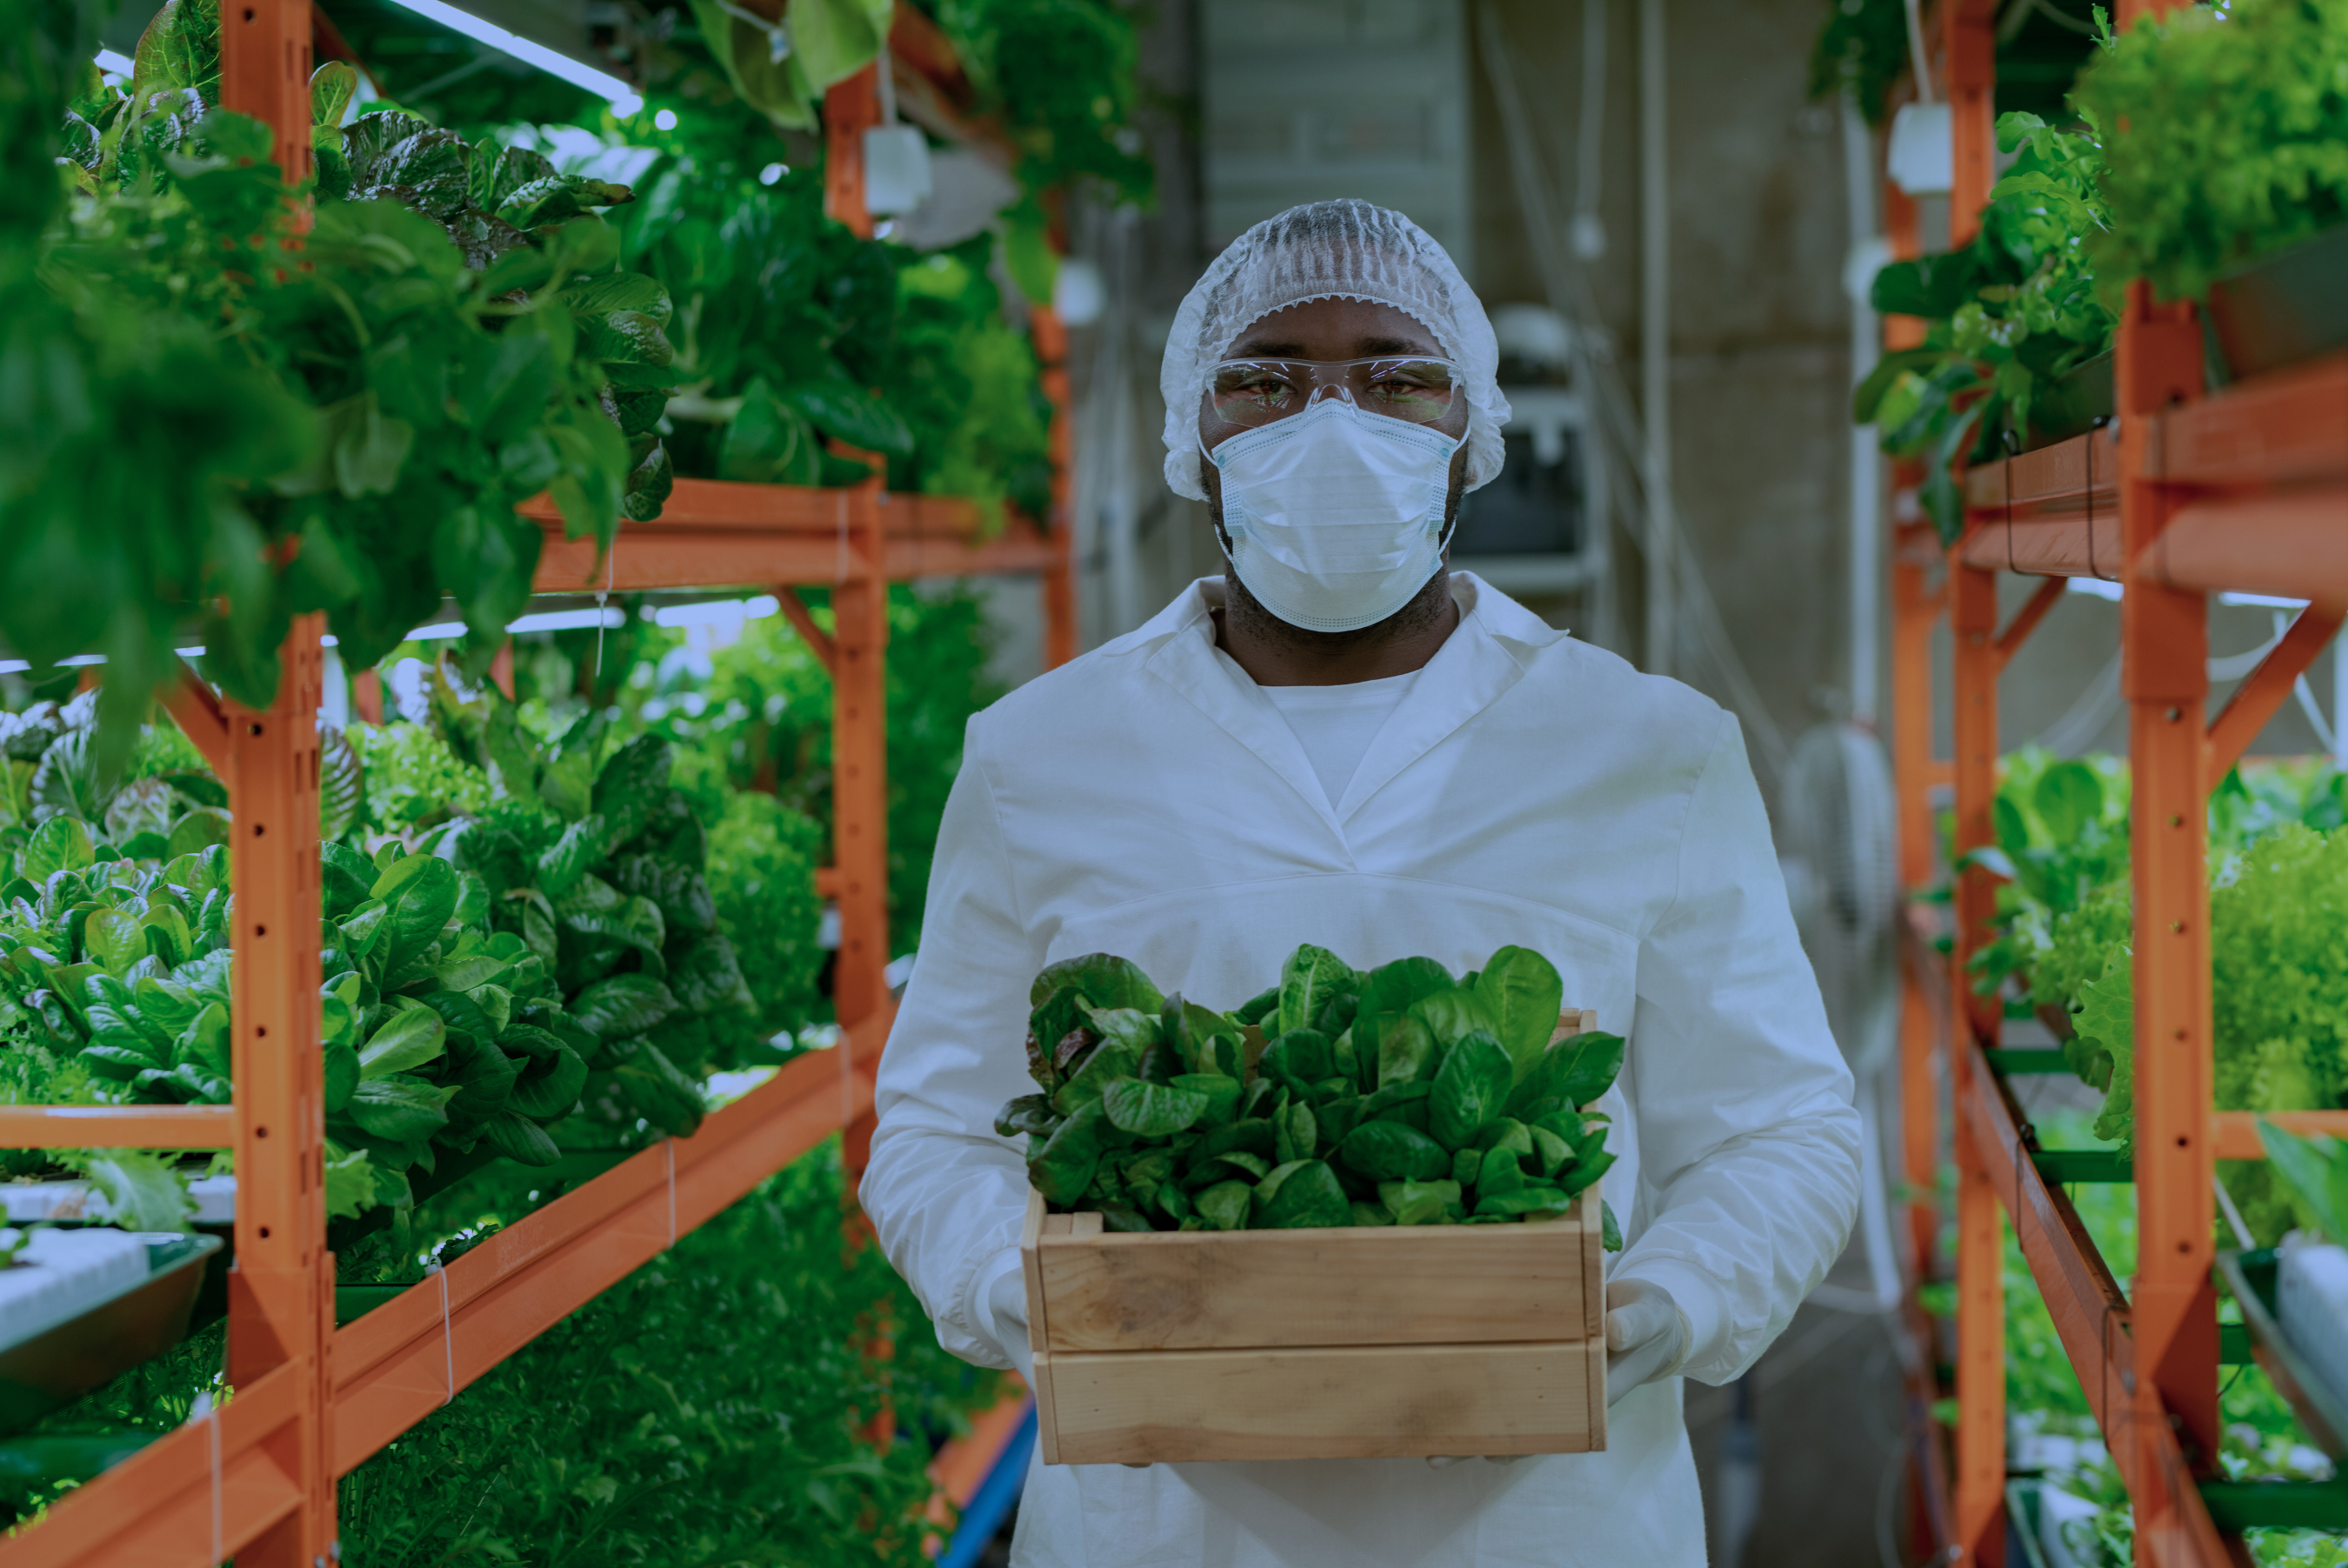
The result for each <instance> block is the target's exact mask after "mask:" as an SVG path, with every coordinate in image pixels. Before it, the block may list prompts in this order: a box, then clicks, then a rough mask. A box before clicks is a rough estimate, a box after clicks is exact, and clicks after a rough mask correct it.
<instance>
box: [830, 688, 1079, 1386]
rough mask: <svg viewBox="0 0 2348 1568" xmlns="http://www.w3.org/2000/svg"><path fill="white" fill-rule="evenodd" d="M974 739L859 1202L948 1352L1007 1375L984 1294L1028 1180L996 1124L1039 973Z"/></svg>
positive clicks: (884, 1062) (950, 803)
mask: <svg viewBox="0 0 2348 1568" xmlns="http://www.w3.org/2000/svg"><path fill="white" fill-rule="evenodd" d="M978 729H979V726H978V724H977V723H976V722H975V721H974V722H973V726H972V728H971V744H970V745H969V746H968V747H967V748H965V750H964V754H963V766H962V771H961V772H960V774H959V775H957V776H956V778H955V779H954V784H953V792H952V793H951V794H950V795H948V796H947V798H946V808H945V815H944V819H943V820H942V824H941V825H940V828H939V831H938V851H937V859H936V861H935V863H934V865H933V867H932V871H931V873H930V895H929V904H928V908H927V911H926V913H925V914H924V915H923V918H922V945H921V951H920V954H919V956H918V957H916V959H915V960H914V965H913V975H912V979H911V983H910V984H909V985H908V986H907V989H906V994H905V1000H904V1005H903V1007H902V1008H901V1011H900V1012H899V1013H898V1015H897V1021H896V1025H895V1026H894V1027H893V1028H892V1029H891V1031H890V1035H889V1045H888V1048H887V1049H886V1050H885V1051H884V1052H883V1053H882V1054H881V1057H880V1078H879V1081H878V1084H877V1086H876V1089H875V1107H876V1109H877V1111H878V1113H879V1127H878V1130H876V1131H875V1132H874V1133H873V1137H872V1156H871V1161H870V1165H869V1166H868V1167H867V1168H866V1170H865V1172H864V1177H863V1181H862V1183H861V1186H860V1189H859V1195H860V1199H861V1201H862V1202H863V1205H864V1212H866V1214H868V1215H869V1216H870V1218H871V1221H872V1224H873V1228H874V1229H875V1230H876V1231H877V1232H878V1233H879V1234H880V1245H881V1248H882V1249H883V1250H884V1251H885V1252H886V1253H888V1255H889V1261H890V1262H891V1264H895V1265H896V1268H897V1272H898V1273H899V1274H902V1275H903V1276H904V1277H905V1280H906V1281H907V1283H908V1284H911V1286H912V1287H913V1294H914V1295H917V1296H919V1297H920V1298H921V1300H922V1305H923V1306H924V1307H926V1308H927V1309H928V1310H929V1314H930V1317H931V1320H932V1322H933V1323H935V1324H936V1326H937V1332H938V1342H939V1343H940V1344H941V1345H942V1346H945V1348H946V1349H947V1350H949V1351H951V1352H953V1354H954V1355H956V1356H959V1357H962V1358H963V1360H965V1361H973V1362H976V1363H978V1364H979V1365H981V1366H984V1367H1009V1366H1011V1365H1012V1364H1013V1358H1012V1357H1011V1355H1010V1354H1009V1352H1008V1351H1007V1350H1006V1348H1005V1347H1004V1344H1003V1342H1002V1338H1001V1337H1000V1334H1001V1333H1002V1332H1003V1330H999V1329H998V1326H997V1325H996V1324H995V1322H994V1317H993V1315H992V1314H991V1313H989V1311H988V1310H987V1305H986V1303H987V1292H988V1290H989V1289H990V1288H991V1286H992V1285H993V1283H994V1280H995V1278H996V1277H998V1276H999V1275H1000V1274H1003V1273H1004V1271H1005V1270H1006V1269H1010V1268H1016V1267H1017V1266H1018V1258H1019V1253H1018V1246H1019V1230H1020V1226H1021V1223H1022V1222H1023V1221H1024V1220H1025V1215H1026V1204H1027V1170H1026V1165H1025V1158H1024V1155H1023V1153H1022V1152H1021V1150H1019V1149H1018V1148H1017V1147H1016V1146H1015V1145H1014V1143H1013V1142H1012V1140H1009V1139H1005V1138H1003V1137H1000V1136H998V1135H997V1134H996V1133H995V1131H994V1117H995V1113H996V1112H997V1111H998V1110H1000V1109H1002V1107H1003V1103H1004V1101H1005V1100H1007V1099H1012V1098H1014V1096H1017V1095H1021V1094H1026V1093H1031V1092H1033V1091H1034V1088H1035V1086H1034V1084H1032V1083H1031V1082H1029V1081H1028V1078H1027V1062H1026V1052H1025V1039H1026V1033H1027V986H1028V983H1029V981H1030V980H1032V979H1033V978H1034V976H1035V972H1036V971H1037V970H1038V969H1040V968H1041V967H1042V966H1043V965H1042V962H1041V960H1040V958H1039V957H1038V954H1037V944H1035V942H1033V941H1032V940H1031V939H1030V937H1029V936H1028V934H1027V931H1026V929H1025V925H1024V923H1022V921H1021V920H1020V917H1019V910H1018V903H1017V898H1016V894H1015V892H1014V887H1013V883H1012V862H1011V854H1010V850H1009V847H1008V845H1007V844H1006V843H1005V841H1004V832H1003V828H1002V824H1001V821H1000V819H999V818H998V816H997V813H996V810H995V804H994V793H993V790H992V789H990V787H989V786H988V783H987V780H986V775H985V769H984V766H983V763H982V762H981V760H980V759H979V755H978V751H979V748H978V744H977V740H978ZM1007 1328H1008V1326H1004V1329H1007Z"/></svg>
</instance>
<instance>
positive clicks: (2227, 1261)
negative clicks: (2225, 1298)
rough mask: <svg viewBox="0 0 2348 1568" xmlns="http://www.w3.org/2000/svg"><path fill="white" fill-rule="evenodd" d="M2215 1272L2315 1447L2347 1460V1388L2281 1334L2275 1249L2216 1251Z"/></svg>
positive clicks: (2278, 1255)
mask: <svg viewBox="0 0 2348 1568" xmlns="http://www.w3.org/2000/svg"><path fill="white" fill-rule="evenodd" d="M2218 1272H2219V1274H2220V1275H2221V1276H2223V1278H2224V1279H2225V1281H2226V1284H2227V1286H2228V1288H2229V1289H2230V1290H2232V1292H2233V1293H2234V1299H2235V1300H2236V1301H2239V1302H2240V1303H2241V1305H2242V1324H2243V1326H2245V1327H2247V1328H2248V1329H2249V1330H2250V1343H2251V1344H2252V1345H2253V1346H2256V1347H2257V1353H2258V1358H2259V1365H2260V1366H2261V1367H2265V1368H2266V1371H2267V1376H2268V1377H2271V1378H2272V1379H2273V1380H2274V1386H2275V1388H2276V1390H2277V1391H2278V1392H2279V1393H2281V1395H2282V1397H2283V1398H2285V1399H2286V1400H2288V1401H2290V1403H2291V1409H2292V1410H2293V1411H2294V1412H2296V1413H2297V1415H2298V1417H2299V1420H2300V1424H2301V1425H2302V1426H2303V1427H2305V1428H2306V1429H2307V1432H2308V1436H2310V1437H2311V1438H2312V1439H2314V1440H2315V1446H2316V1447H2317V1448H2319V1449H2322V1450H2323V1451H2324V1452H2325V1453H2327V1454H2329V1455H2331V1456H2332V1458H2333V1460H2335V1461H2338V1460H2348V1388H2343V1387H2336V1386H2334V1384H2333V1382H2332V1381H2331V1380H2330V1379H2329V1378H2328V1377H2326V1376H2325V1374H2324V1372H2323V1370H2322V1367H2319V1366H2318V1365H2317V1364H2316V1361H2315V1360H2314V1358H2312V1357H2310V1356H2309V1355H2308V1354H2307V1352H2306V1351H2305V1350H2304V1349H2303V1348H2302V1347H2301V1346H2299V1345H2298V1344H2297V1343H2296V1342H2294V1340H2292V1339H2291V1338H2290V1337H2288V1336H2285V1335H2284V1333H2283V1330H2282V1323H2281V1319H2280V1317H2279V1316H2278V1315H2277V1312H2276V1305H2277V1303H2276V1290H2277V1286H2278V1284H2280V1280H2279V1275H2280V1274H2281V1252H2280V1250H2279V1249H2277V1248H2274V1247H2260V1248H2259V1249H2258V1250H2256V1251H2254V1252H2221V1253H2219V1254H2218ZM2335 1332H2338V1331H2335Z"/></svg>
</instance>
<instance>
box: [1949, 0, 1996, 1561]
mask: <svg viewBox="0 0 2348 1568" xmlns="http://www.w3.org/2000/svg"><path fill="white" fill-rule="evenodd" d="M1995 26H1996V15H1995V7H1994V5H1993V4H1992V3H1991V0H1942V5H1941V52H1942V57H1943V63H1942V69H1943V71H1944V72H1945V75H1946V81H1947V86H1948V93H1949V110H1950V121H1951V131H1952V141H1953V149H1952V150H1953V152H1954V155H1955V170H1954V182H1953V183H1952V187H1951V189H1950V193H1949V242H1950V244H1951V246H1952V247H1961V246H1963V245H1968V244H1971V243H1972V240H1973V237H1974V236H1975V235H1976V234H1978V233H1979V232H1981V222H1982V209H1983V208H1984V207H1986V206H1987V205H1988V203H1989V188H1990V184H1991V181H1993V179H1994V178H1995V160H1994V158H1993V153H1994V151H1995V150H1996V142H1995V128H1994V123H1993V121H1994V113H1993V100H1994V98H1995V90H1996V77H1997V39H1996V34H1995V31H1994V28H1995ZM1948 592H1949V630H1950V634H1951V636H1950V643H1951V646H1952V661H1953V672H1952V673H1953V677H1954V684H1955V697H1956V715H1955V722H1956V786H1957V791H1956V792H1957V822H1956V838H1955V842H1954V845H1953V849H1954V851H1955V853H1956V855H1957V856H1958V858H1959V859H1960V861H1962V857H1963V856H1964V854H1965V853H1966V852H1967V851H1971V850H1976V849H1986V848H1989V847H1991V846H1993V845H1994V844H1995V843H1996V841H1997V840H1996V834H1995V833H1994V831H1993V829H1992V824H1991V810H1992V805H1993V802H1994V800H1995V799H1996V796H1997V752H1998V736H1997V677H1998V670H1999V667H2000V665H2002V664H2003V660H2002V659H2001V658H2000V656H1999V651H1998V647H1997V641H1996V638H1997V574H1996V573H1994V572H1993V571H1984V570H1982V569H1980V568H1977V567H1972V566H1967V565H1965V564H1963V563H1962V562H1961V561H1960V560H1958V559H1957V558H1956V556H1955V555H1954V554H1953V553H1952V557H1951V560H1950V565H1949V590H1948ZM1955 913H1956V943H1955V947H1954V951H1953V953H1952V957H1951V963H1950V967H1949V994H1950V1011H1951V1015H1952V1016H1951V1024H1952V1029H1951V1037H1952V1040H1953V1041H1954V1042H1955V1043H1956V1046H1957V1049H1956V1052H1955V1059H1954V1060H1952V1062H1951V1063H1950V1065H1949V1074H1950V1082H1951V1086H1952V1088H1953V1090H1954V1091H1955V1095H1956V1103H1957V1107H1958V1109H1957V1116H1958V1119H1959V1122H1960V1134H1959V1136H1958V1138H1957V1140H1956V1163H1957V1399H1958V1408H1959V1419H1958V1422H1957V1444H1956V1448H1957V1457H1956V1506H1955V1514H1956V1518H1955V1521H1954V1524H1955V1533H1956V1540H1955V1542H1954V1546H1955V1550H1956V1551H1957V1552H1958V1553H1962V1561H1964V1562H1965V1563H1974V1564H1980V1565H1982V1568H2003V1563H2004V1562H2005V1237H2004V1230H2003V1224H2002V1222H2001V1217H2000V1211H1999V1207H1998V1199H1997V1189H1996V1188H1995V1186H1994V1185H1993V1184H1992V1181H1991V1179H1990V1175H1989V1172H1988V1171H1985V1170H1984V1169H1982V1162H1981V1158H1980V1153H1979V1150H1978V1149H1977V1148H1976V1147H1975V1144H1974V1141H1973V1140H1972V1139H1971V1138H1968V1137H1966V1136H1964V1135H1963V1130H1962V1122H1963V1121H1964V1119H1965V1115H1966V1113H1965V1109H1964V1108H1965V1104H1966V1101H1967V1099H1968V1096H1967V1093H1966V1091H1967V1089H1968V1088H1970V1086H1971V1078H1972V1074H1973V1073H1974V1072H1976V1071H1978V1070H1979V1068H1978V1067H1977V1065H1976V1064H1977V1062H1978V1060H1979V1057H1978V1056H1977V1054H1976V1053H1975V1052H1974V1051H1973V1050H1972V1043H1973V1042H1975V1041H1979V1042H1980V1043H1981V1044H1982V1045H1995V1044H1996V1043H1997V1037H1998V1026H1999V1024H2000V1021H2001V1013H2002V1004H2001V1003H2000V1001H1999V999H1998V998H1996V997H1994V996H1977V995H1974V994H1973V987H1972V965H1971V960H1972V955H1973V954H1975V953H1977V952H1978V951H1980V949H1981V948H1982V946H1983V945H1985V944H1987V943H1988V942H1989V941H1990V939H1991V937H1992V935H1993V926H1992V921H1993V918H1994V917H1995V915H1996V913H1997V884H1996V881H1995V879H1993V877H1992V876H1991V875H1990V873H1989V872H1987V871H1985V870H1983V869H1982V868H1981V867H1979V866H1961V867H1960V869H1958V871H1957V872H1956V911H1955Z"/></svg>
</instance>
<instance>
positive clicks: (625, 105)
mask: <svg viewBox="0 0 2348 1568" xmlns="http://www.w3.org/2000/svg"><path fill="white" fill-rule="evenodd" d="M399 4H400V5H405V6H407V9H409V10H410V11H413V12H415V13H416V14H417V15H419V16H425V17H429V18H430V19H431V20H433V21H435V22H438V23H439V24H440V25H441V26H444V27H450V28H454V29H455V30H456V31H458V32H459V33H462V34H464V35H465V36H467V37H469V38H471V39H473V40H474V41H475V42H477V43H482V44H487V45H488V46H489V47H491V48H493V49H497V50H499V51H501V52H502V53H505V54H509V55H511V56H512V57H514V58H515V59H517V60H520V61H521V62H523V63H524V64H525V65H532V66H536V67H538V68H539V69H540V70H541V71H544V72H545V73H546V74H547V75H549V76H551V77H561V78H562V79H563V80H564V81H566V82H569V83H570V84H571V85H572V86H573V87H576V88H585V89H586V90H587V91H589V92H591V93H593V94H594V95H595V96H596V97H597V98H602V99H604V100H605V101H606V102H608V103H609V104H611V106H612V112H613V114H615V115H618V116H619V117H620V118H621V119H627V118H628V117H629V116H630V115H632V114H633V113H635V112H636V111H637V110H638V109H640V108H644V99H643V98H639V97H638V96H637V95H636V89H635V88H632V87H630V86H629V85H628V84H627V83H625V82H623V81H622V80H621V79H620V78H619V77H615V76H613V75H612V74H610V73H609V72H607V71H599V70H597V69H596V68H595V67H592V66H590V65H586V64H584V63H582V62H581V61H578V60H574V59H572V57H570V56H568V55H559V54H556V53H555V52H554V51H553V50H552V49H550V48H548V47H547V46H545V45H543V44H538V43H532V42H531V41H530V39H528V38H524V37H520V36H517V35H515V34H512V33H509V32H507V31H506V30H505V29H504V28H503V27H500V26H498V25H497V24H496V23H494V22H485V21H483V20H482V19H481V18H480V17H479V16H476V15H472V14H471V13H470V12H466V11H459V10H458V9H457V7H455V6H454V5H445V4H443V3H442V0H399Z"/></svg>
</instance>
